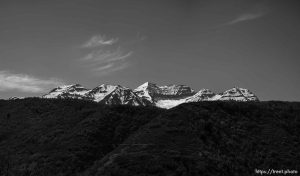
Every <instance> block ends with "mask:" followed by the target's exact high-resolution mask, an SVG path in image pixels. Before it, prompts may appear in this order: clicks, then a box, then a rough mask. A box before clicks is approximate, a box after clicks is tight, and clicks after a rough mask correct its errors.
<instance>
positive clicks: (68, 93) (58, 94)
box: [42, 84, 89, 99]
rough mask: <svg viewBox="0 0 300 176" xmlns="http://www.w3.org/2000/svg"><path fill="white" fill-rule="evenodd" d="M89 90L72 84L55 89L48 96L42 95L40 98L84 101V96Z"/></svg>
mask: <svg viewBox="0 0 300 176" xmlns="http://www.w3.org/2000/svg"><path fill="white" fill-rule="evenodd" d="M88 91H89V90H88V89H86V88H84V87H83V86H82V85H80V84H72V85H65V86H60V87H57V88H55V89H53V90H51V91H50V92H49V93H48V94H46V95H43V96H42V98H75V99H86V96H85V94H86V93H87V92H88Z"/></svg>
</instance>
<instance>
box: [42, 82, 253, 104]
mask: <svg viewBox="0 0 300 176" xmlns="http://www.w3.org/2000/svg"><path fill="white" fill-rule="evenodd" d="M42 98H71V99H83V100H90V101H95V102H99V103H103V104H110V105H116V104H127V105H134V106H157V107H160V108H166V109H170V108H172V107H175V106H177V105H179V104H182V103H189V102H199V101H258V98H257V97H256V96H255V95H254V94H253V93H252V92H251V91H250V90H248V89H244V88H239V87H234V88H232V89H229V90H226V91H224V92H222V93H218V94H216V93H214V92H212V91H211V90H209V89H201V90H200V91H199V92H195V91H194V90H193V89H192V88H190V87H188V86H186V85H174V84H173V85H168V86H158V85H157V84H155V83H150V82H146V83H144V84H142V85H140V86H139V87H137V88H136V89H134V90H132V89H130V88H127V87H123V86H120V85H109V84H102V85H100V86H97V87H95V88H93V89H86V88H84V87H83V86H82V85H80V84H73V85H66V86H60V87H57V88H55V89H53V90H51V91H50V92H49V93H48V94H46V95H44V96H42Z"/></svg>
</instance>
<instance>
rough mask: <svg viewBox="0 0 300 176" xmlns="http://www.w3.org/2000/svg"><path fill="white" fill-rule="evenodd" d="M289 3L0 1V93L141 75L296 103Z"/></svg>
mask: <svg viewBox="0 0 300 176" xmlns="http://www.w3.org/2000/svg"><path fill="white" fill-rule="evenodd" d="M299 5H300V4H299V2H297V0H248V1H247V0H226V1H224V0H219V1H217V0H51V1H49V0H26V1H25V0H0V98H8V97H11V96H41V95H43V94H45V93H47V92H48V91H50V90H51V89H53V88H54V87H57V86H59V85H63V84H74V83H79V84H81V85H83V86H85V87H86V88H94V87H96V86H98V85H101V84H119V85H123V86H126V87H130V88H133V89H134V88H136V87H137V86H139V85H141V84H142V83H144V82H147V81H149V82H154V83H157V84H158V85H169V84H184V85H188V86H190V87H192V88H193V89H195V90H196V91H197V90H200V89H202V88H208V89H211V90H212V91H214V92H216V93H219V92H222V91H225V90H227V89H230V88H232V87H234V86H238V87H242V88H247V89H249V90H251V91H252V92H254V93H255V94H256V95H257V96H258V97H259V98H260V100H263V101H268V100H282V101H300V91H299V90H300V78H299V75H300V69H299V66H300V59H299V56H300V14H299V13H300V6H299Z"/></svg>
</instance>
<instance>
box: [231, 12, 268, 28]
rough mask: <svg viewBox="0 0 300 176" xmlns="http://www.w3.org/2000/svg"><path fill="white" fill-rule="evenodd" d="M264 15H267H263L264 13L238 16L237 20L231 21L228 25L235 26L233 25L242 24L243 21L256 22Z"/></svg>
mask: <svg viewBox="0 0 300 176" xmlns="http://www.w3.org/2000/svg"><path fill="white" fill-rule="evenodd" d="M264 15H265V13H262V12H259V13H246V14H242V15H240V16H238V17H237V18H236V19H234V20H232V21H230V22H229V23H227V25H233V24H236V23H240V22H243V21H249V20H254V19H257V18H260V17H262V16H264Z"/></svg>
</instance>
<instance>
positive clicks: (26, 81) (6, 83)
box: [0, 70, 64, 93]
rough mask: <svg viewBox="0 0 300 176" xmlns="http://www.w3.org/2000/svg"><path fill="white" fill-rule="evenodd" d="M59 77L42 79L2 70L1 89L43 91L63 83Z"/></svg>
mask: <svg viewBox="0 0 300 176" xmlns="http://www.w3.org/2000/svg"><path fill="white" fill-rule="evenodd" d="M63 84H64V83H63V82H62V81H59V80H57V79H40V78H37V77H34V76H30V75H26V74H15V73H11V72H9V71H6V70H3V71H0V91H3V92H5V91H11V90H14V91H19V92H28V93H42V92H45V91H47V90H48V89H49V88H51V87H54V86H59V85H63Z"/></svg>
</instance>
